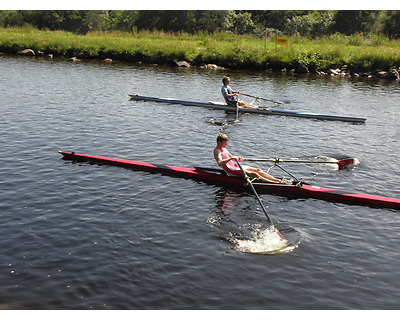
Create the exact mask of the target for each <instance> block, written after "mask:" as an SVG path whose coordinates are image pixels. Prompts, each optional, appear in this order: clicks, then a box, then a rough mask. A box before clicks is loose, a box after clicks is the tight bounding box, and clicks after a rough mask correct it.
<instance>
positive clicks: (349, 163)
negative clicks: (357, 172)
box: [337, 158, 355, 170]
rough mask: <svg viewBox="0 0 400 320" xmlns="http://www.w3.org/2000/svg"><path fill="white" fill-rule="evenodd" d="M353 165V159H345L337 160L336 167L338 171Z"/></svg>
mask: <svg viewBox="0 0 400 320" xmlns="http://www.w3.org/2000/svg"><path fill="white" fill-rule="evenodd" d="M354 164H355V159H354V158H346V159H341V160H338V162H337V165H338V167H339V170H342V169H345V168H347V167H349V166H352V165H354Z"/></svg>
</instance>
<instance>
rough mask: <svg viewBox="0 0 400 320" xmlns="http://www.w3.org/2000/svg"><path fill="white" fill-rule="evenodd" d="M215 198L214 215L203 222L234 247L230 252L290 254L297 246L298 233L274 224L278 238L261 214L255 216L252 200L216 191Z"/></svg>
mask: <svg viewBox="0 0 400 320" xmlns="http://www.w3.org/2000/svg"><path fill="white" fill-rule="evenodd" d="M215 198H216V209H217V210H216V212H215V213H216V214H215V215H214V216H213V217H210V218H208V219H207V224H208V226H209V227H210V228H211V229H213V230H214V231H216V232H217V236H218V237H219V238H221V239H223V240H225V241H228V242H230V243H231V244H233V245H234V246H233V247H231V248H230V249H231V250H234V251H240V252H246V253H255V254H276V253H288V252H291V251H293V250H295V249H296V248H297V247H298V246H299V244H300V240H301V236H300V233H299V232H297V231H296V230H295V229H293V228H290V227H284V226H281V225H279V224H277V223H275V222H274V225H275V227H276V228H277V229H278V231H279V232H280V233H281V234H282V235H283V237H284V238H282V237H281V236H280V235H279V233H278V232H276V230H274V228H272V226H271V224H270V223H269V222H268V221H267V220H266V219H265V217H264V215H261V214H259V213H260V212H259V210H258V208H256V207H255V206H254V198H253V197H250V196H249V195H248V194H245V193H235V192H231V191H227V190H225V189H220V190H218V191H217V193H216V197H215Z"/></svg>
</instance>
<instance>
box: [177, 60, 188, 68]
mask: <svg viewBox="0 0 400 320" xmlns="http://www.w3.org/2000/svg"><path fill="white" fill-rule="evenodd" d="M174 62H175V63H176V65H177V66H178V67H183V68H189V67H190V63H189V62H186V61H183V60H182V61H179V60H174Z"/></svg>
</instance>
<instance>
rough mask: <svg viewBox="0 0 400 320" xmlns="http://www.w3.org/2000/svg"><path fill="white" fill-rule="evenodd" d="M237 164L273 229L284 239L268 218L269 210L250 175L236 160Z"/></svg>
mask: <svg viewBox="0 0 400 320" xmlns="http://www.w3.org/2000/svg"><path fill="white" fill-rule="evenodd" d="M236 162H237V164H238V165H239V168H240V170H241V171H242V173H243V176H244V178H245V180H246V182H247V183H248V185H249V186H250V188H251V190H252V191H253V193H254V196H255V197H256V198H257V200H258V202H259V203H260V205H261V208H262V210H263V211H264V213H265V216H266V217H267V220H268V222H269V223H270V224H271V229H273V230H274V232H275V233H277V234H278V235H279V236H280V237H281V238H283V239H284V238H285V237H284V236H283V235H282V234H281V233H280V232H279V231H278V229H277V228H276V227H275V226H274V224H273V223H272V221H271V218H270V217H269V216H268V213H267V209H265V207H264V204H263V202H262V200H261V198H260V196H259V195H258V193H257V191H256V189H255V188H254V186H253V184H252V182H251V179H250V177H249V176H248V174H247V173H246V171H244V170H243V168H242V166H241V165H240V163H239V161H238V160H236Z"/></svg>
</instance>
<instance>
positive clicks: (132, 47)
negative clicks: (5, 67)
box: [0, 27, 400, 71]
mask: <svg viewBox="0 0 400 320" xmlns="http://www.w3.org/2000/svg"><path fill="white" fill-rule="evenodd" d="M273 40H274V39H273V38H269V39H268V41H267V44H266V47H265V41H264V39H261V38H259V37H256V36H253V35H244V36H238V35H234V34H232V33H215V34H209V33H206V32H200V33H198V34H187V33H183V32H182V33H168V32H161V31H140V32H131V33H128V32H91V33H88V34H86V35H76V34H72V33H69V32H64V31H43V30H37V29H35V28H32V27H24V28H6V29H0V51H3V52H8V53H17V52H18V51H19V50H21V49H26V48H30V49H33V50H35V51H43V52H45V53H52V54H53V55H59V56H78V57H80V58H88V59H104V58H113V59H117V60H122V61H132V62H134V61H143V62H149V63H173V61H174V60H175V59H183V60H188V61H190V62H192V63H193V64H197V65H200V64H205V63H214V64H218V65H221V66H224V67H229V68H246V69H267V68H272V69H282V68H296V67H297V66H298V65H300V64H303V65H305V66H307V67H309V68H310V70H311V71H316V70H323V69H327V68H332V67H340V66H343V65H347V66H348V68H353V69H355V70H358V71H372V70H374V69H389V68H392V67H400V41H399V40H389V39H388V38H386V37H384V36H381V35H372V36H364V35H362V34H358V35H354V36H351V37H348V36H344V35H341V34H334V35H331V36H326V37H321V38H319V39H307V38H302V37H292V38H289V45H288V46H282V47H277V46H276V45H275V43H274V41H273Z"/></svg>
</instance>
